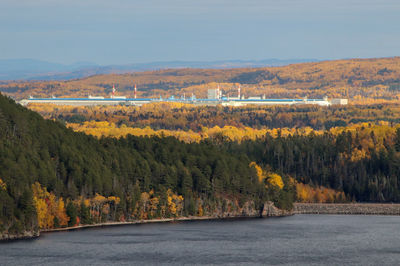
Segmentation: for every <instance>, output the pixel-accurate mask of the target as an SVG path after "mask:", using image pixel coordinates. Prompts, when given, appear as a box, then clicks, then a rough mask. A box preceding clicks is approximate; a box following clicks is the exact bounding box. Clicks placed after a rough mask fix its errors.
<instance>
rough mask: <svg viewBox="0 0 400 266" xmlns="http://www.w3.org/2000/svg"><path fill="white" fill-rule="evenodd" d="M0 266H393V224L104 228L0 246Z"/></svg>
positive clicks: (311, 218) (337, 220) (339, 219)
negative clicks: (165, 265)
mask: <svg viewBox="0 0 400 266" xmlns="http://www.w3.org/2000/svg"><path fill="white" fill-rule="evenodd" d="M0 264H1V265H111V264H114V265H148V264H168V265H182V264H234V265H244V264H246V265H247V264H254V265H258V264H287V265H320V264H331V265H343V264H346V265H349V264H359V265H400V217H394V216H339V215H295V216H292V217H284V218H270V219H246V220H230V221H196V222H182V223H164V224H144V225H131V226H119V227H106V228H99V229H88V230H80V231H72V232H59V233H49V234H43V235H42V237H40V238H38V239H36V240H29V241H17V242H10V243H4V244H0Z"/></svg>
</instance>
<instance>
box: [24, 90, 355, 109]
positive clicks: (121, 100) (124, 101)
mask: <svg viewBox="0 0 400 266" xmlns="http://www.w3.org/2000/svg"><path fill="white" fill-rule="evenodd" d="M115 92H116V90H115V87H114V86H113V90H112V94H111V97H110V98H105V97H100V96H88V97H87V98H56V97H51V98H33V97H30V98H29V99H24V100H21V101H20V103H21V104H22V105H27V104H29V103H48V104H58V105H80V106H90V105H136V106H141V105H143V104H147V103H157V102H178V103H187V104H194V105H219V104H221V105H223V106H243V105H249V104H253V105H293V104H316V105H320V106H329V105H332V104H342V105H343V104H347V103H348V100H347V99H332V100H328V98H327V97H324V98H323V99H308V98H303V99H266V98H265V96H261V97H254V96H252V97H248V98H245V97H244V96H242V95H241V94H240V87H239V88H238V94H237V97H229V96H225V95H223V93H222V90H220V88H219V87H218V88H217V89H209V90H208V93H207V99H197V98H196V97H195V95H194V94H192V96H191V97H185V95H184V96H182V97H179V98H175V97H174V96H171V97H169V98H165V99H164V98H161V97H160V98H137V97H136V92H137V89H136V86H135V91H134V98H127V97H125V96H116V95H115Z"/></svg>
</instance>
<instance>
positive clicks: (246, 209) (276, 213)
mask: <svg viewBox="0 0 400 266" xmlns="http://www.w3.org/2000/svg"><path fill="white" fill-rule="evenodd" d="M288 215H293V213H292V211H286V210H281V209H278V208H277V207H275V205H274V203H273V202H270V201H268V202H266V203H264V206H263V208H262V210H261V211H260V210H257V209H256V208H254V203H252V202H246V203H245V204H244V206H243V207H242V208H240V209H236V210H229V211H225V212H218V213H215V214H213V215H205V216H188V217H175V218H159V219H150V220H135V221H128V222H106V223H98V224H86V225H79V226H74V227H64V228H55V229H45V230H40V232H39V231H27V232H23V233H21V234H3V235H0V241H13V240H21V239H33V238H37V237H39V236H40V233H50V232H61V231H72V230H79V229H85V228H95V227H105V226H121V225H133V224H148V223H168V222H180V221H201V220H222V219H235V218H260V217H280V216H288Z"/></svg>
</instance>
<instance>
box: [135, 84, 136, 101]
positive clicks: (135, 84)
mask: <svg viewBox="0 0 400 266" xmlns="http://www.w3.org/2000/svg"><path fill="white" fill-rule="evenodd" d="M135 99H136V84H135Z"/></svg>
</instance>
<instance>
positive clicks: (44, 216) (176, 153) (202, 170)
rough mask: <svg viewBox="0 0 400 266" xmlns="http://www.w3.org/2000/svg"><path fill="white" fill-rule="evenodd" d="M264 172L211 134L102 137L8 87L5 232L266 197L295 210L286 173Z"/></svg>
mask: <svg viewBox="0 0 400 266" xmlns="http://www.w3.org/2000/svg"><path fill="white" fill-rule="evenodd" d="M257 169H258V170H257ZM260 171H261V170H260V167H259V166H257V165H256V164H255V163H253V164H251V162H250V160H249V159H248V157H247V156H246V155H240V154H230V153H228V152H227V151H226V150H224V149H223V148H222V146H218V145H215V144H212V143H210V142H202V143H199V144H196V143H193V144H185V143H183V142H180V141H178V140H177V139H175V138H172V137H169V138H157V137H153V138H140V137H133V136H127V137H126V138H121V139H119V140H117V139H113V138H102V139H100V140H98V139H96V138H94V137H92V136H88V135H85V134H83V133H76V132H73V131H72V130H71V129H67V128H66V127H65V126H64V125H62V124H61V123H58V122H54V121H51V120H44V119H43V118H42V117H41V116H40V115H39V114H37V113H34V112H32V111H30V110H28V109H26V108H24V107H22V106H20V105H17V104H15V103H14V102H13V100H10V99H9V98H6V97H4V96H1V95H0V236H1V232H3V233H4V232H7V233H9V234H13V233H20V232H23V231H25V230H27V231H32V230H36V229H37V228H38V227H40V228H42V229H46V228H47V229H48V228H55V227H60V226H61V227H63V226H67V225H69V226H74V225H76V224H79V223H80V224H88V223H95V222H104V221H127V220H134V219H149V218H155V217H176V216H184V215H200V216H201V215H206V214H210V213H213V212H215V211H216V210H220V211H222V212H223V211H226V210H230V211H232V210H233V209H235V208H241V207H243V204H244V203H246V202H249V201H250V202H253V203H254V204H255V205H254V208H259V207H260V206H261V205H260V204H263V201H265V200H267V199H270V200H274V201H275V202H276V203H277V204H278V205H279V206H281V207H286V208H290V206H291V203H292V202H293V198H294V194H293V193H294V190H293V188H291V189H290V184H289V182H288V181H287V179H284V180H283V181H284V182H285V184H284V183H283V182H282V179H281V177H279V176H277V175H275V176H272V177H271V178H268V177H267V175H264V174H260ZM290 191H291V192H290ZM222 199H223V200H222ZM225 199H226V200H228V199H229V202H230V203H229V205H226V201H225ZM224 202H225V203H224ZM224 204H225V205H224Z"/></svg>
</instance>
